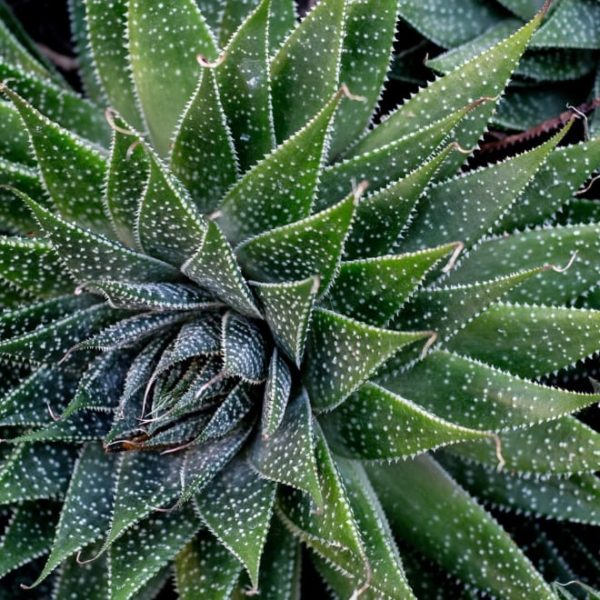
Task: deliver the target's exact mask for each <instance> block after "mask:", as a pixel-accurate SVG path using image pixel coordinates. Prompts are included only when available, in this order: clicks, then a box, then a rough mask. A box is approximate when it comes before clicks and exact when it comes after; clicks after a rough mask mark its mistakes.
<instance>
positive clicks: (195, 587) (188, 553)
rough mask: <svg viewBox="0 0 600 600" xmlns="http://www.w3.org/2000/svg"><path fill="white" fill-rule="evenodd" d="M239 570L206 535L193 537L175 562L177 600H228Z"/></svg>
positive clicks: (201, 534) (223, 550)
mask: <svg viewBox="0 0 600 600" xmlns="http://www.w3.org/2000/svg"><path fill="white" fill-rule="evenodd" d="M241 569H242V567H241V565H240V563H239V561H238V559H237V558H236V557H235V556H233V555H232V554H231V553H230V552H228V551H227V549H226V548H225V547H223V546H222V545H221V542H219V541H217V539H216V538H214V537H213V536H212V535H211V534H210V533H207V532H206V533H205V532H202V533H200V534H199V535H197V536H196V537H195V538H194V539H193V540H192V541H191V542H190V543H189V544H188V545H187V546H186V547H185V548H184V549H183V550H182V551H181V552H180V553H179V555H178V556H177V558H176V559H175V577H176V582H177V592H178V594H179V597H180V598H181V600H196V598H198V597H201V598H206V600H229V598H230V596H231V591H232V590H233V587H234V586H235V584H236V583H237V580H238V579H239V576H240V571H241Z"/></svg>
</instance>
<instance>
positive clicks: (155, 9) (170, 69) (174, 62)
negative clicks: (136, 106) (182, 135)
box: [127, 0, 217, 156]
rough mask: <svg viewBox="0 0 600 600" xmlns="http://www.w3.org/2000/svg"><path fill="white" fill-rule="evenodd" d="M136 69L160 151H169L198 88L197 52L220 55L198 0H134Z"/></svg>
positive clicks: (132, 48)
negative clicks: (173, 0) (167, 0)
mask: <svg viewBox="0 0 600 600" xmlns="http://www.w3.org/2000/svg"><path fill="white" fill-rule="evenodd" d="M127 27H128V37H129V51H130V55H131V56H130V60H131V70H132V75H133V80H134V82H135V87H136V90H137V96H138V98H139V101H140V104H141V107H142V112H143V115H144V119H145V121H146V122H147V124H148V127H149V129H150V133H151V134H152V139H153V140H154V144H155V146H156V149H157V151H158V153H159V154H160V155H162V156H164V155H166V154H167V153H168V150H169V143H170V141H171V137H172V135H173V132H174V130H175V127H176V125H177V122H178V120H179V116H180V114H181V113H182V111H183V109H184V107H185V105H186V104H187V102H188V100H189V98H190V96H191V95H192V92H193V91H194V87H195V81H196V74H197V72H198V63H197V62H196V57H197V55H198V54H201V55H203V56H205V57H206V58H207V59H208V60H214V59H215V58H216V54H217V51H216V47H215V42H214V40H213V38H212V36H211V33H210V31H209V29H208V27H207V25H206V22H205V21H204V18H203V17H202V15H201V14H200V11H199V10H198V7H197V6H196V2H194V0H182V1H181V2H177V4H176V5H171V4H170V3H169V4H167V3H160V2H159V3H156V2H154V1H153V0H129V12H128V26H127Z"/></svg>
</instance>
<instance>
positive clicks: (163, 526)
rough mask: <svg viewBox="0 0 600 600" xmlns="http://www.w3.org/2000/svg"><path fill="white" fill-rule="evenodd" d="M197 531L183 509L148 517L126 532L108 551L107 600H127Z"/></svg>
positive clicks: (188, 511) (193, 519) (189, 512)
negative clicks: (109, 569) (109, 599)
mask: <svg viewBox="0 0 600 600" xmlns="http://www.w3.org/2000/svg"><path fill="white" fill-rule="evenodd" d="M199 529H200V522H199V520H198V518H197V517H196V515H195V514H194V511H193V510H192V509H191V508H189V507H187V508H184V509H182V510H181V511H178V512H174V513H171V514H168V515H165V514H162V515H157V516H152V517H150V518H148V519H146V520H145V521H143V522H142V523H139V524H137V525H136V526H135V527H133V528H131V529H130V530H129V531H127V532H126V533H125V535H123V537H122V538H121V539H119V540H118V541H117V542H116V543H115V544H113V546H112V547H111V550H110V563H111V579H110V588H111V596H110V597H111V599H112V600H128V599H129V598H131V597H132V596H133V595H134V594H135V592H137V591H138V590H140V589H141V588H142V586H143V585H144V584H145V583H146V582H147V581H148V580H149V579H150V578H151V577H152V576H153V575H155V574H156V573H157V572H158V571H159V570H160V569H161V568H162V567H164V566H165V565H167V564H169V563H170V562H171V561H172V560H173V558H175V556H176V555H177V554H178V553H179V551H180V550H181V549H182V548H183V547H184V546H185V545H186V544H187V543H188V542H189V541H190V539H191V538H192V537H193V536H194V535H195V534H196V533H197V531H198V530H199Z"/></svg>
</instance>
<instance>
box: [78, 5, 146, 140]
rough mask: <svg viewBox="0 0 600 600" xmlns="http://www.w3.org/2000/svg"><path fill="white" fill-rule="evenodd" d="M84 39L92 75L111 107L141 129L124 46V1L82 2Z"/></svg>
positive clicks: (125, 13) (125, 9)
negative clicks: (88, 49) (90, 56)
mask: <svg viewBox="0 0 600 600" xmlns="http://www.w3.org/2000/svg"><path fill="white" fill-rule="evenodd" d="M85 7H86V13H85V19H86V26H87V39H88V43H89V47H90V52H91V55H92V60H93V67H94V74H95V76H96V77H97V79H98V81H99V83H100V84H101V86H102V89H103V91H104V93H105V95H106V97H107V98H108V101H109V103H110V105H111V106H113V107H114V108H115V109H116V110H118V111H119V112H120V113H121V114H122V115H123V117H125V119H126V120H127V121H129V122H130V123H131V124H132V125H133V126H134V127H135V128H136V129H143V122H142V118H141V117H140V113H139V108H138V105H137V99H136V96H135V91H134V88H133V82H132V80H131V70H130V65H129V56H128V53H127V46H126V44H125V43H124V40H125V39H126V38H125V31H126V27H127V0H111V1H110V2H108V3H107V2H103V1H102V0H85Z"/></svg>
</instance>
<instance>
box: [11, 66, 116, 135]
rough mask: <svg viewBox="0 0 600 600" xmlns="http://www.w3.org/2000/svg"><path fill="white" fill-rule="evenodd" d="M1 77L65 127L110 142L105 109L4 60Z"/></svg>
mask: <svg viewBox="0 0 600 600" xmlns="http://www.w3.org/2000/svg"><path fill="white" fill-rule="evenodd" d="M0 80H2V81H6V82H7V83H8V84H9V87H10V89H11V90H12V91H13V93H16V94H18V95H19V96H21V97H22V98H23V99H24V101H26V102H28V103H29V104H31V106H32V107H34V108H35V109H37V110H38V111H39V112H40V113H41V115H44V117H47V118H48V119H50V121H53V122H55V123H56V124H58V125H60V126H62V127H64V128H65V130H68V131H70V132H72V133H73V134H75V135H77V136H80V137H81V138H83V139H86V140H90V141H91V142H93V143H96V144H99V145H100V146H106V145H107V144H108V142H109V140H110V129H109V127H108V123H107V122H106V120H105V119H104V116H103V115H102V112H101V111H99V110H98V107H97V106H96V105H95V104H92V103H91V102H89V101H88V100H86V99H84V98H82V97H81V96H80V95H79V94H76V93H74V92H72V91H71V90H70V89H69V88H65V87H64V86H62V85H56V84H54V83H51V82H50V81H47V80H43V79H40V78H38V77H36V76H35V75H32V74H28V73H25V72H23V71H22V70H21V69H19V68H18V67H15V66H11V65H9V64H7V63H5V62H2V63H0Z"/></svg>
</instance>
